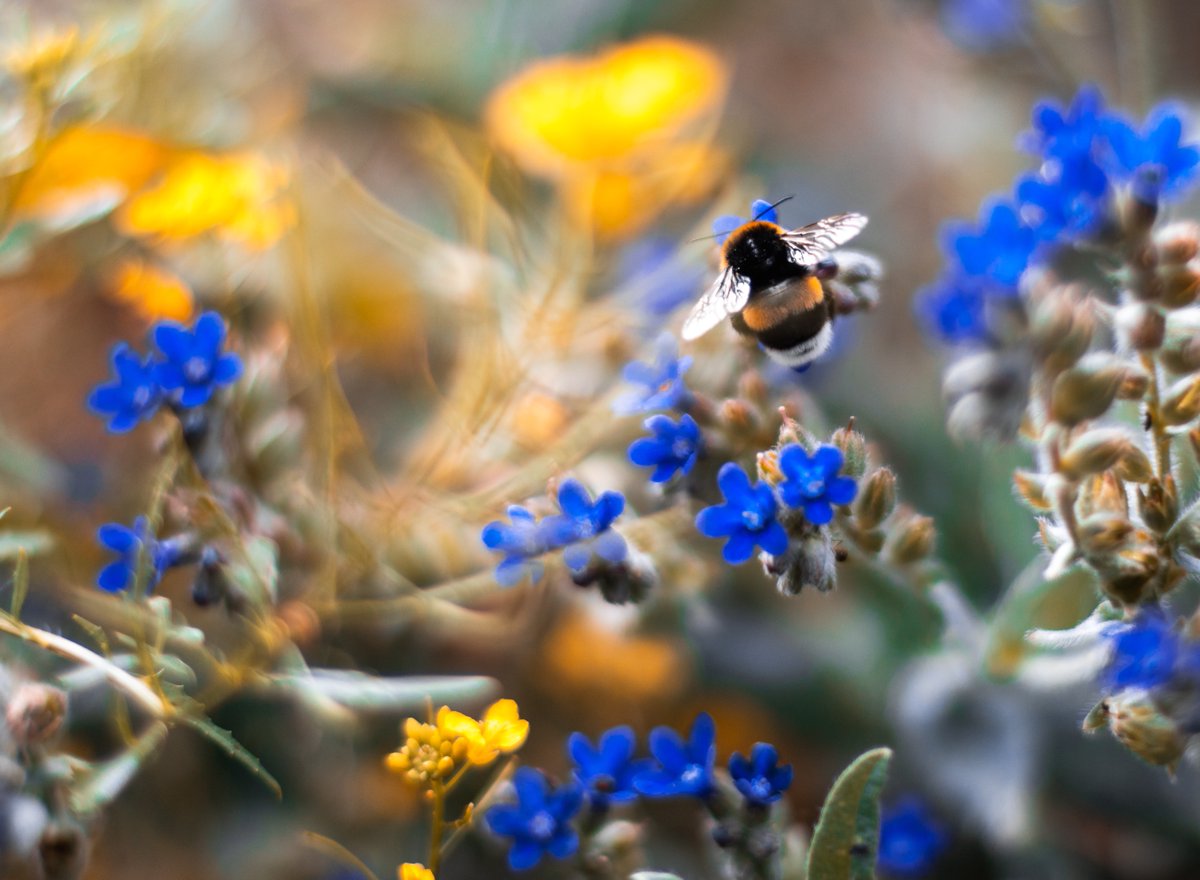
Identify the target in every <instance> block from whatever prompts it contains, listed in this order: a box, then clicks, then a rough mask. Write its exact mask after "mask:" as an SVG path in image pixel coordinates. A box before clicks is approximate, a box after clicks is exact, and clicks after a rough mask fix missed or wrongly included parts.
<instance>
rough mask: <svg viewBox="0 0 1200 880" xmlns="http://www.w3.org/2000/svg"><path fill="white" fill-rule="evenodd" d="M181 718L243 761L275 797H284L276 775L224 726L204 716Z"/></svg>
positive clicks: (226, 752)
mask: <svg viewBox="0 0 1200 880" xmlns="http://www.w3.org/2000/svg"><path fill="white" fill-rule="evenodd" d="M181 720H182V721H183V722H184V723H185V724H190V725H191V726H192V727H194V728H196V730H198V731H200V733H202V734H204V735H205V736H206V737H208V738H209V739H210V740H212V741H213V742H214V743H216V744H217V745H218V746H220V747H221V748H222V749H223V750H224V752H225V754H227V755H229V757H231V758H233V759H234V760H236V761H239V762H241V764H242V765H243V766H244V767H245V768H246V769H248V770H249V771H250V772H251V773H253V774H254V775H255V776H257V777H258V778H259V779H261V780H262V781H263V783H264V784H265V785H266V786H267V788H269V789H271V791H272V792H274V794H275V797H277V798H282V797H283V789H282V788H280V787H279V783H278V782H276V781H275V777H274V776H272V775H271V774H270V773H268V772H267V768H266V767H264V766H263V765H262V763H261V762H260V761H259V760H258V758H256V757H254V755H252V754H250V752H249V751H248V750H247V749H246V747H245V746H243V745H242V744H241V743H240V742H238V741H237V740H236V739H234V737H233V734H232V733H230V732H229V731H228V730H225V729H224V728H223V727H218V726H217V725H216V724H214V723H213V722H212V721H210V720H209V719H207V718H205V717H203V716H195V715H187V716H182V719H181Z"/></svg>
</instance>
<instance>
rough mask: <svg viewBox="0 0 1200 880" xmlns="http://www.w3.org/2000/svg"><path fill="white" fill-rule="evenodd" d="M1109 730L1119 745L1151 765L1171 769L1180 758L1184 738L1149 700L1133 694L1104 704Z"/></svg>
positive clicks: (1177, 727) (1184, 744) (1176, 725)
mask: <svg viewBox="0 0 1200 880" xmlns="http://www.w3.org/2000/svg"><path fill="white" fill-rule="evenodd" d="M1107 704H1108V727H1109V730H1111V731H1112V732H1113V736H1115V737H1116V738H1117V739H1118V740H1120V741H1121V743H1122V744H1123V745H1124V746H1125V747H1126V748H1127V749H1129V750H1130V751H1131V752H1133V753H1134V754H1135V755H1137V756H1138V757H1139V758H1141V759H1142V760H1143V761H1146V762H1148V763H1150V764H1155V765H1157V766H1160V767H1167V768H1169V769H1173V768H1174V767H1175V765H1176V764H1178V763H1179V759H1180V758H1181V757H1183V751H1184V749H1185V748H1186V747H1187V737H1186V736H1184V735H1183V732H1182V731H1181V730H1180V729H1179V725H1178V724H1176V723H1175V722H1174V721H1173V720H1172V719H1170V718H1168V717H1166V716H1165V715H1163V714H1162V713H1161V712H1159V711H1158V710H1157V709H1156V708H1155V707H1154V704H1153V703H1152V702H1151V701H1150V699H1149V697H1147V696H1146V695H1145V694H1136V695H1133V696H1129V697H1120V696H1118V697H1114V698H1112V699H1110V700H1108V701H1107Z"/></svg>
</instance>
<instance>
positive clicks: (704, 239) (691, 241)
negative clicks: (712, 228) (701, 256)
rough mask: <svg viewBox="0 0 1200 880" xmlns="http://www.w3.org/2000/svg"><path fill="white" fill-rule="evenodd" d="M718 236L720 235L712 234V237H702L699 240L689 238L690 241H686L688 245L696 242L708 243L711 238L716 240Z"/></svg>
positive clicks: (717, 233)
mask: <svg viewBox="0 0 1200 880" xmlns="http://www.w3.org/2000/svg"><path fill="white" fill-rule="evenodd" d="M720 234H721V233H719V232H714V233H713V234H712V235H702V236H700V237H699V238H691V239H688V244H694V243H695V242H698V241H708V240H709V239H711V238H717V237H718V236H719V235H720Z"/></svg>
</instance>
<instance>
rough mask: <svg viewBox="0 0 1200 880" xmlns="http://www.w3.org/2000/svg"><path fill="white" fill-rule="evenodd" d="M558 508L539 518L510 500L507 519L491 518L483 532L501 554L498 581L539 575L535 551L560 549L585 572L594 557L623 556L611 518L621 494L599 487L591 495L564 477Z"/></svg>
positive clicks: (612, 559) (574, 568)
mask: <svg viewBox="0 0 1200 880" xmlns="http://www.w3.org/2000/svg"><path fill="white" fill-rule="evenodd" d="M558 506H559V509H560V510H561V513H558V514H554V515H552V516H547V517H545V518H543V519H542V520H540V521H539V520H538V519H537V518H536V517H535V516H534V515H533V513H532V512H530V511H529V510H527V509H525V508H524V507H520V506H518V505H515V504H514V505H512V506H510V507H509V508H508V516H509V520H510V522H507V523H505V522H499V521H496V522H490V523H488V524H487V525H486V526H484V527H483V532H482V534H481V536H480V537H481V538H482V540H483V544H484V546H485V547H487V548H488V549H489V550H496V551H498V552H500V553H503V554H504V558H503V559H501V560H500V564H499V565H497V566H496V581H497V582H498V583H499V584H500V585H501V586H505V587H511V586H515V585H516V584H518V583H520V582H521V580H522V579H523V578H524V577H525V576H526V575H529V576H530V577H532V578H533V579H534V580H537V579H538V578H539V577H541V573H542V568H541V564H540V563H539V562H538V561H537V557H538V556H541V555H542V554H544V553H549V552H551V551H552V550H558V549H562V550H563V561H564V562H566V564H567V568H569V569H570V570H571V572H572V573H573V574H579V573H581V572H583V571H584V570H585V569H586V568H587V567H588V566H589V565H590V564H591V563H592V561H593V559H600V560H602V561H603V562H607V563H612V564H617V563H621V562H623V561H624V560H625V558H626V556H627V555H628V552H629V548H628V546H627V545H626V543H625V539H624V538H623V537H622V536H621V535H620V533H619V532H616V531H614V530H613V529H612V524H613V523H614V522H615V521H616V519H617V517H619V516H620V515H621V513H622V512H623V511H624V510H625V496H624V495H622V494H621V493H620V492H603V493H601V494H600V495H599V496H598V497H597V498H596V499H595V500H592V497H591V495H589V494H588V491H587V489H585V488H584V487H583V486H582V485H581V484H580V483H579V482H578V481H577V480H563V482H562V483H561V484H559V487H558Z"/></svg>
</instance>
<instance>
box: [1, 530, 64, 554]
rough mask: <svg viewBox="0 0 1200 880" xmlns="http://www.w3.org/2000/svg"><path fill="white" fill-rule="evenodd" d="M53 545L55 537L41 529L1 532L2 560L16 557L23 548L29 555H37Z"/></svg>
mask: <svg viewBox="0 0 1200 880" xmlns="http://www.w3.org/2000/svg"><path fill="white" fill-rule="evenodd" d="M52 546H54V539H53V538H52V537H51V536H50V533H49V532H44V531H41V530H40V529H39V530H35V531H29V532H0V561H5V562H8V561H10V560H13V559H16V558H17V556H18V554H20V552H21V551H22V550H24V551H25V553H26V554H27V555H29V556H37V555H38V554H39V553H45V552H46V551H47V550H49V549H50V548H51V547H52Z"/></svg>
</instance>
